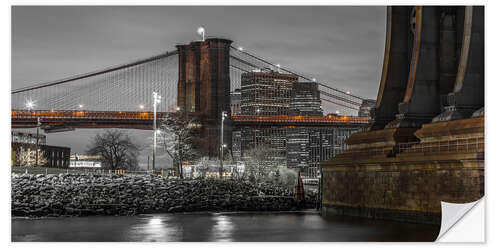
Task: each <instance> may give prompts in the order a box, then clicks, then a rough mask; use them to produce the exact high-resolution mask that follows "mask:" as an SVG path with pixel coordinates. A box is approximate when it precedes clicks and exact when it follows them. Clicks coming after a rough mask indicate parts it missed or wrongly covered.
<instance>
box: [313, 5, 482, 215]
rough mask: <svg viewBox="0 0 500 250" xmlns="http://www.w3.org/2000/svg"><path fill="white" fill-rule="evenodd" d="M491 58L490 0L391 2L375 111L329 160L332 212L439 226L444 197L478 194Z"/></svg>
mask: <svg viewBox="0 0 500 250" xmlns="http://www.w3.org/2000/svg"><path fill="white" fill-rule="evenodd" d="M462 13H463V14H462ZM406 32H410V33H411V34H414V35H413V36H412V38H411V39H408V36H405V34H407V33H406ZM459 41H460V42H459ZM405 55H406V56H407V57H405ZM457 58H458V60H457ZM483 59H484V8H483V7H472V6H470V7H469V6H467V7H437V6H425V7H420V6H416V7H409V6H408V7H406V6H405V7H388V10H387V37H386V49H385V57H384V64H383V65H384V66H383V70H382V77H381V82H380V88H379V93H378V98H377V105H376V108H375V109H374V111H373V113H372V114H373V116H374V118H373V121H372V124H371V126H370V128H369V130H368V131H365V132H359V133H355V134H353V135H351V136H350V137H349V138H348V139H347V140H346V143H347V144H348V146H349V149H348V150H346V151H345V152H343V153H342V154H338V155H336V156H335V157H334V158H332V159H331V160H329V161H327V162H324V163H323V164H322V172H323V176H322V178H323V183H324V185H323V188H322V205H323V206H322V210H323V212H324V214H325V215H330V214H342V215H354V216H363V217H371V218H382V219H394V220H401V221H411V222H419V223H432V224H439V223H440V221H441V220H440V216H441V204H440V202H441V201H445V202H453V203H464V202H471V201H475V200H477V199H480V198H481V197H482V196H483V195H484V109H481V107H483V106H484V61H483ZM444 97H445V98H444ZM476 110H478V111H476ZM474 111H476V112H475V113H474V114H472V113H473V112H474Z"/></svg>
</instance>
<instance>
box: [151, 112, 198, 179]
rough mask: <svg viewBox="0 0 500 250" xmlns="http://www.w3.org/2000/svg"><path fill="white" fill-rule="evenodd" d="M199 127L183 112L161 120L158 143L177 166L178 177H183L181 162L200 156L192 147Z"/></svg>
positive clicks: (194, 120) (193, 119)
mask: <svg viewBox="0 0 500 250" xmlns="http://www.w3.org/2000/svg"><path fill="white" fill-rule="evenodd" d="M199 127H200V125H199V123H198V122H197V120H196V119H195V118H193V117H189V116H187V115H185V114H184V113H181V112H177V113H173V114H169V115H168V116H167V117H165V118H164V119H163V120H162V121H161V125H160V133H159V143H160V144H161V145H163V149H164V150H165V151H166V152H167V154H168V155H169V156H170V158H171V159H172V160H173V161H174V165H175V166H177V170H178V173H179V176H180V178H183V177H184V176H183V173H182V162H184V161H188V160H194V159H196V158H198V157H199V156H200V154H199V152H198V151H197V150H196V149H195V147H194V142H195V140H196V138H195V137H196V130H197V129H198V128H199Z"/></svg>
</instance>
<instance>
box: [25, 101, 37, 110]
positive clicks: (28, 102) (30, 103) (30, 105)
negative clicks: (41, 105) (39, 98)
mask: <svg viewBox="0 0 500 250" xmlns="http://www.w3.org/2000/svg"><path fill="white" fill-rule="evenodd" d="M26 107H27V108H28V109H32V108H34V107H35V102H34V101H32V100H28V101H26Z"/></svg>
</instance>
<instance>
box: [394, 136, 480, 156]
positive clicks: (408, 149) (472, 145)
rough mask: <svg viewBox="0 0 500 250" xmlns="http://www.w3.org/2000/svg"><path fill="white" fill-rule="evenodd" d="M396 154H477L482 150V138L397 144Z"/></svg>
mask: <svg viewBox="0 0 500 250" xmlns="http://www.w3.org/2000/svg"><path fill="white" fill-rule="evenodd" d="M397 150H398V153H427V152H478V151H483V150H484V138H483V137H474V138H459V139H455V140H446V141H437V142H427V143H421V142H411V143H401V144H398V148H397Z"/></svg>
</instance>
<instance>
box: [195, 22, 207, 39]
mask: <svg viewBox="0 0 500 250" xmlns="http://www.w3.org/2000/svg"><path fill="white" fill-rule="evenodd" d="M196 32H197V33H198V35H200V36H201V40H202V41H205V28H203V26H200V27H198V30H196Z"/></svg>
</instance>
